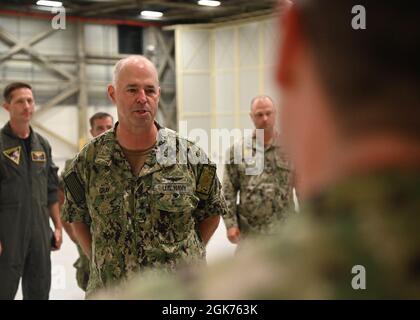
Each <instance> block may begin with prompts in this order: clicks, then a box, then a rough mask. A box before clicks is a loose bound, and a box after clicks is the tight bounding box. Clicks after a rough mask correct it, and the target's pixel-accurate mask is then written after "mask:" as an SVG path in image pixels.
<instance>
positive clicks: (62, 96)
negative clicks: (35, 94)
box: [34, 85, 79, 118]
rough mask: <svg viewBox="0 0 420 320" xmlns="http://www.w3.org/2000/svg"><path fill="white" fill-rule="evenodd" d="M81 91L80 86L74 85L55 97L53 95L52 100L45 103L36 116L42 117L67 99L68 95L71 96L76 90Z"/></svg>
mask: <svg viewBox="0 0 420 320" xmlns="http://www.w3.org/2000/svg"><path fill="white" fill-rule="evenodd" d="M78 91H79V87H78V86H76V85H72V86H71V87H70V88H68V89H67V90H64V91H63V92H61V93H59V94H58V95H56V96H55V97H53V98H52V99H51V100H49V101H48V102H47V103H45V104H44V105H43V106H42V108H41V109H39V110H38V111H37V112H36V113H35V116H34V118H37V117H40V116H41V115H42V114H44V113H45V112H47V111H48V110H50V109H51V108H53V107H54V106H56V105H57V104H59V103H60V102H61V101H63V100H65V99H67V98H68V97H71V96H72V95H74V94H75V93H76V92H78Z"/></svg>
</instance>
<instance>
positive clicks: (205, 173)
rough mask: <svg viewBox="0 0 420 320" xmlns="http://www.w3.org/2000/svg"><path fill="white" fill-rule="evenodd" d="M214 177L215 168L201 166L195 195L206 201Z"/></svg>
mask: <svg viewBox="0 0 420 320" xmlns="http://www.w3.org/2000/svg"><path fill="white" fill-rule="evenodd" d="M215 176H216V167H215V166H211V165H203V170H202V171H201V174H200V178H199V179H198V183H197V190H196V191H197V193H198V194H199V197H200V199H204V200H206V199H208V197H209V195H210V191H211V187H212V185H213V180H214V177H215Z"/></svg>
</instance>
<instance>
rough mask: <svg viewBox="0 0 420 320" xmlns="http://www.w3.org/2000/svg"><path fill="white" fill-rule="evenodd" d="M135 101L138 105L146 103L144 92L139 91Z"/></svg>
mask: <svg viewBox="0 0 420 320" xmlns="http://www.w3.org/2000/svg"><path fill="white" fill-rule="evenodd" d="M137 101H138V102H140V103H146V102H147V97H146V92H144V90H143V89H141V90H139V94H138V95H137Z"/></svg>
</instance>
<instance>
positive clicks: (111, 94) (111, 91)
mask: <svg viewBox="0 0 420 320" xmlns="http://www.w3.org/2000/svg"><path fill="white" fill-rule="evenodd" d="M107 91H108V97H109V98H110V99H111V101H112V102H113V103H114V104H115V88H114V86H113V85H112V84H110V85H108V88H107Z"/></svg>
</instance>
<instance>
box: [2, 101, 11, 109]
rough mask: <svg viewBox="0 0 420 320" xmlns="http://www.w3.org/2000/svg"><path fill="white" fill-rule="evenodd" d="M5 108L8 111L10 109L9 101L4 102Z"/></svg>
mask: <svg viewBox="0 0 420 320" xmlns="http://www.w3.org/2000/svg"><path fill="white" fill-rule="evenodd" d="M2 106H3V108H4V109H6V110H7V111H10V104H9V103H7V102H3V104H2Z"/></svg>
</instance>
